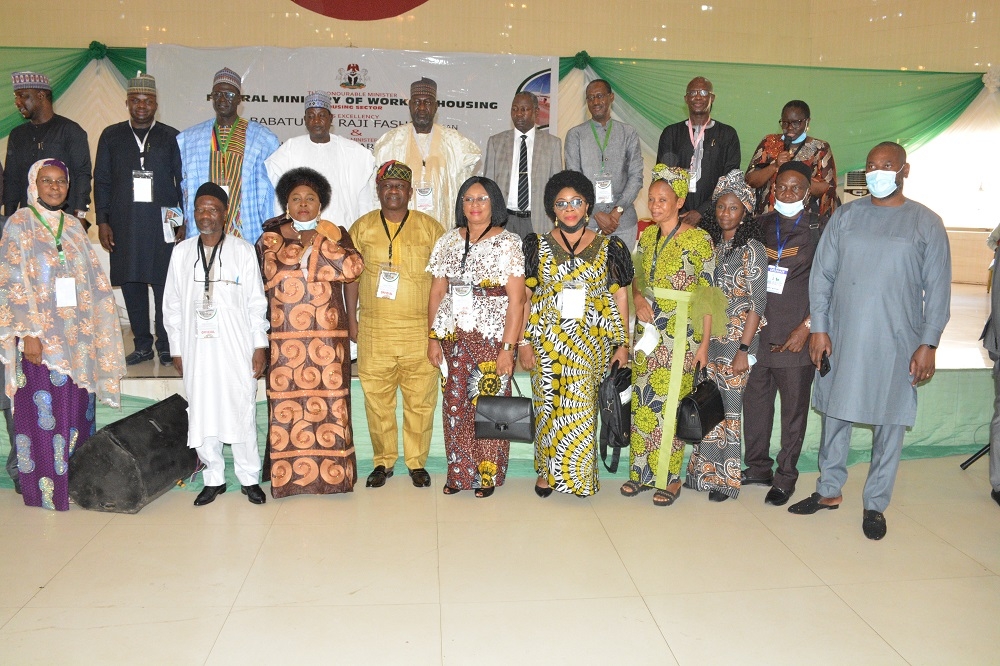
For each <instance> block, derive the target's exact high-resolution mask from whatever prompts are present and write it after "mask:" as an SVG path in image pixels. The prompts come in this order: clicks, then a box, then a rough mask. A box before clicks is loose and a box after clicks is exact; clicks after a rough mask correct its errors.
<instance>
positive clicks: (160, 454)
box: [69, 394, 198, 513]
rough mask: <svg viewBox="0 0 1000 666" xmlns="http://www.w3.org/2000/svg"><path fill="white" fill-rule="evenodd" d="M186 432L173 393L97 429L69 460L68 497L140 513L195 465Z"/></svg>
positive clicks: (183, 404)
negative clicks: (126, 416)
mask: <svg viewBox="0 0 1000 666" xmlns="http://www.w3.org/2000/svg"><path fill="white" fill-rule="evenodd" d="M187 435H188V417H187V400H185V399H184V398H182V397H180V396H179V395H177V394H174V395H172V396H170V397H169V398H167V399H166V400H164V401H162V402H158V403H157V404H155V405H151V406H149V407H147V408H146V409H144V410H142V411H140V412H136V413H135V414H133V415H132V416H129V417H128V418H124V419H122V420H121V421H116V422H115V423H111V424H109V425H107V426H105V427H103V428H101V429H100V430H98V431H97V432H96V433H94V436H93V437H91V438H90V439H88V440H87V441H86V442H84V443H83V444H81V445H80V446H78V447H77V449H76V451H75V452H74V453H73V457H72V458H70V461H69V495H70V497H72V498H73V501H74V502H76V503H77V504H78V505H79V506H81V507H83V508H84V509H91V510H93V511H109V512H114V513H138V512H139V510H140V509H141V508H142V507H144V506H146V505H147V504H149V503H150V502H152V501H153V500H154V499H156V498H157V497H159V496H160V495H162V494H163V493H165V492H167V491H168V490H170V489H171V488H173V487H174V485H175V484H176V483H177V481H178V480H180V479H183V478H185V477H188V476H191V475H192V474H193V473H194V472H195V471H196V470H197V469H198V454H197V453H196V452H195V450H194V449H189V448H188V445H187Z"/></svg>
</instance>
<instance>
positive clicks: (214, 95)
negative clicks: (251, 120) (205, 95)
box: [212, 90, 236, 102]
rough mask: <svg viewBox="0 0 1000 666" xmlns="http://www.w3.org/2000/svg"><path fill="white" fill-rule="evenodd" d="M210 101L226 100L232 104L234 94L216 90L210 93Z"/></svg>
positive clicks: (228, 91) (229, 91)
mask: <svg viewBox="0 0 1000 666" xmlns="http://www.w3.org/2000/svg"><path fill="white" fill-rule="evenodd" d="M212 99H214V100H216V101H218V100H222V99H228V100H229V101H230V102H232V101H233V100H234V99H236V93H234V92H233V91H231V90H216V91H214V92H213V93H212Z"/></svg>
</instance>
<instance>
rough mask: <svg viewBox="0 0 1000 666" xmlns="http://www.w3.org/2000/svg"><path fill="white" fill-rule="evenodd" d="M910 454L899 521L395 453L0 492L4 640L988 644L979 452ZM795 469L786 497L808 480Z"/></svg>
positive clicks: (743, 649) (995, 577)
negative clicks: (37, 494)
mask: <svg viewBox="0 0 1000 666" xmlns="http://www.w3.org/2000/svg"><path fill="white" fill-rule="evenodd" d="M960 461H961V459H960V458H939V459H935V460H916V461H904V462H903V463H902V466H901V469H900V474H899V479H898V482H897V484H896V492H895V495H894V501H893V503H892V505H891V506H890V508H889V510H888V511H887V512H886V517H887V520H888V524H889V533H888V535H887V536H886V538H885V539H884V540H883V541H881V542H872V541H868V540H867V539H865V538H864V536H863V535H862V533H861V486H862V484H863V480H864V475H865V473H866V466H865V465H858V466H855V467H852V468H851V470H850V480H849V481H848V486H847V488H846V489H845V503H844V505H843V507H842V508H841V509H840V510H838V511H828V512H822V513H819V514H817V515H814V516H793V515H791V514H789V513H788V512H787V511H785V510H784V509H783V508H775V507H769V506H765V505H764V504H763V497H764V493H765V489H763V488H760V487H750V488H746V489H744V491H743V493H742V494H741V496H740V498H739V499H738V500H736V501H729V502H725V503H723V504H712V503H709V502H708V500H707V499H706V496H705V495H704V494H699V493H695V492H691V491H688V490H685V491H684V492H683V493H682V495H681V496H680V498H679V500H678V502H677V504H675V505H674V506H673V507H669V508H656V507H653V506H652V504H651V500H650V496H649V495H648V494H644V495H641V496H640V497H639V498H638V499H626V498H623V497H622V496H621V495H619V494H618V491H617V487H615V486H616V484H612V483H609V484H606V485H605V487H604V489H603V490H602V491H601V492H600V493H599V494H598V495H596V496H595V497H593V498H590V499H583V500H581V499H577V498H574V497H568V496H561V495H554V496H552V497H550V498H548V499H545V500H542V499H539V498H537V497H535V495H534V493H532V491H531V480H530V479H523V478H517V479H510V480H509V481H508V483H507V485H506V486H504V487H502V488H500V489H499V490H498V491H497V492H496V494H495V495H494V496H493V497H491V498H488V499H475V498H474V497H473V496H472V494H471V493H461V494H459V495H457V496H454V497H445V496H444V495H442V494H441V492H440V485H441V479H440V478H435V479H434V487H433V488H431V489H416V488H414V487H412V486H411V485H410V483H409V480H408V479H407V478H406V476H405V475H404V476H397V477H395V478H393V479H391V480H390V481H389V483H388V484H387V485H386V487H384V488H381V489H377V490H374V489H366V488H363V487H362V488H358V490H357V492H355V493H353V494H351V495H340V496H326V497H292V498H288V499H283V500H278V501H274V500H270V501H268V503H267V504H266V505H264V506H262V507H258V506H252V505H250V504H249V503H248V502H247V501H246V499H245V498H244V497H243V496H242V495H241V494H240V493H239V492H233V491H230V492H228V493H226V494H224V495H222V496H221V497H220V498H219V499H218V500H217V501H216V502H215V503H214V504H212V505H210V506H207V507H199V508H195V507H193V506H192V505H191V501H192V499H193V495H192V493H186V492H170V493H167V494H166V495H165V496H163V497H162V498H160V499H158V500H156V501H155V502H154V503H153V504H151V505H149V506H147V507H146V508H145V509H143V510H142V511H141V512H140V513H139V514H137V515H134V516H127V515H113V514H101V513H94V512H88V511H83V510H80V509H78V508H77V507H73V508H72V510H71V511H69V512H67V513H55V512H48V511H43V510H41V509H29V508H26V507H24V506H23V505H22V504H21V502H20V498H19V497H18V496H17V495H15V494H14V493H13V492H12V491H9V490H3V491H0V580H3V581H4V584H3V585H2V586H0V663H3V664H36V663H41V662H42V661H43V660H47V661H48V662H49V663H60V664H71V663H83V664H158V663H164V664H167V663H169V664H172V665H176V664H235V663H240V664H262V663H303V662H305V663H317V664H407V665H409V664H448V665H452V664H454V665H464V664H484V665H485V664H511V663H519V664H571V663H572V664H625V663H643V664H675V663H676V664H705V663H721V662H725V663H735V664H758V663H759V664H807V663H827V664H847V663H850V664H852V665H853V664H866V663H870V664H905V663H910V664H996V663H998V659H1000V657H998V652H997V645H998V644H1000V620H998V618H1000V507H998V506H997V505H996V504H995V503H993V502H992V500H990V498H989V483H988V480H987V471H988V470H987V461H986V460H985V459H984V460H982V461H980V462H978V463H976V464H975V465H973V466H972V467H971V468H970V469H969V470H968V471H965V472H963V471H961V470H960V469H959V468H958V463H959V462H960ZM815 476H816V475H815V474H804V475H803V477H802V479H801V480H800V483H799V490H798V492H797V494H796V496H797V497H803V496H805V494H806V493H807V492H809V491H810V490H811V489H812V486H813V484H814V482H815Z"/></svg>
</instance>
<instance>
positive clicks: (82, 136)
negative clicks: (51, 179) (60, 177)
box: [3, 72, 91, 226]
mask: <svg viewBox="0 0 1000 666" xmlns="http://www.w3.org/2000/svg"><path fill="white" fill-rule="evenodd" d="M10 78H11V82H12V83H13V86H14V104H15V105H16V106H17V110H18V112H20V114H21V116H23V117H24V119H25V120H27V121H28V122H26V123H24V124H23V125H18V126H17V127H15V128H14V129H12V130H11V132H10V136H9V137H8V139H7V158H6V159H5V160H4V166H5V169H4V174H3V206H4V214H5V215H13V214H14V211H16V210H17V209H18V208H22V207H24V206H26V205H27V204H28V202H27V198H26V197H27V194H28V170H29V169H30V168H31V165H32V164H34V163H35V162H37V161H38V160H40V159H43V158H46V157H49V158H53V159H57V160H59V161H61V162H63V163H64V164H65V165H66V166H67V167H68V168H69V183H70V185H69V195H68V196H67V197H66V204H65V209H66V211H68V212H70V213H72V214H73V215H75V216H76V217H77V218H79V219H80V221H81V222H83V224H84V226H86V225H87V222H86V216H87V209H88V208H89V207H90V170H91V164H90V146H89V145H88V143H87V133H86V132H85V131H84V130H83V128H82V127H80V126H79V125H77V124H76V123H75V122H73V121H72V120H70V119H69V118H65V117H63V116H60V115H58V114H56V113H55V112H54V111H53V110H52V86H51V84H50V83H49V79H48V77H47V76H45V75H44V74H38V73H35V72H14V73H13V74H11V75H10Z"/></svg>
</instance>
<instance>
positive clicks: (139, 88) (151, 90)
mask: <svg viewBox="0 0 1000 666" xmlns="http://www.w3.org/2000/svg"><path fill="white" fill-rule="evenodd" d="M127 93H128V94H129V95H153V96H154V97H155V96H156V79H154V78H153V77H152V76H150V75H149V74H143V73H142V72H136V75H135V78H134V79H129V80H128V90H127Z"/></svg>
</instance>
